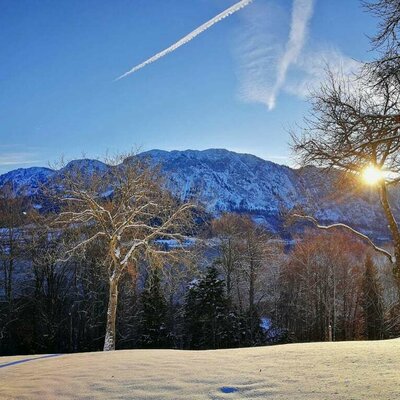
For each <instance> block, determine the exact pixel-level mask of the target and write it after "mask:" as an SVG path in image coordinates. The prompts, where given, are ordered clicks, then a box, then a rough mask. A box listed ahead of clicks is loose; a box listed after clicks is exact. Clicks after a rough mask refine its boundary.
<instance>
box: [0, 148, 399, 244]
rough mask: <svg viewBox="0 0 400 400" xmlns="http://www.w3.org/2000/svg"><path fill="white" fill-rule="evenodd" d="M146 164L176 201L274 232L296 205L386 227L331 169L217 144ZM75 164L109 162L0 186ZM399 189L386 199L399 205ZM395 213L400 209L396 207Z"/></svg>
mask: <svg viewBox="0 0 400 400" xmlns="http://www.w3.org/2000/svg"><path fill="white" fill-rule="evenodd" d="M139 157H143V158H147V159H148V160H149V162H151V163H152V164H157V165H160V166H161V169H162V172H163V175H164V176H165V178H166V186H167V188H168V189H169V190H171V191H172V192H173V193H174V194H175V195H177V196H178V197H180V198H181V199H182V200H188V199H196V200H198V201H200V202H201V203H203V204H204V206H205V207H206V209H207V210H208V211H209V212H211V213H212V214H215V215H218V214H219V213H221V212H223V211H235V212H245V213H251V214H252V215H253V217H254V218H256V219H257V220H258V221H259V222H261V223H264V224H265V225H267V226H268V227H269V228H270V229H273V230H275V231H281V230H282V226H283V225H282V224H283V221H282V220H281V215H282V212H284V211H287V210H290V209H292V208H293V207H296V206H301V207H304V208H306V209H307V210H309V212H311V213H313V214H314V215H316V216H317V217H318V218H319V219H320V220H322V221H324V222H337V221H343V222H347V223H350V224H352V225H353V226H354V227H357V228H360V229H362V230H364V231H365V232H367V233H373V234H374V235H375V236H376V237H382V238H385V237H387V236H388V231H387V229H386V227H385V225H386V224H385V223H382V221H384V216H383V214H382V210H381V207H380V204H379V201H378V198H377V196H376V195H375V194H374V192H373V191H372V190H371V191H368V190H364V191H362V192H358V193H357V194H352V190H351V189H352V188H345V190H343V189H342V191H341V193H339V195H337V190H336V189H335V187H334V186H335V176H334V175H335V174H333V173H330V174H328V175H327V174H326V173H324V172H322V171H321V170H319V169H317V168H314V167H306V168H302V169H291V168H289V167H287V166H283V165H278V164H275V163H273V162H270V161H266V160H263V159H261V158H258V157H256V156H254V155H250V154H238V153H234V152H231V151H228V150H223V149H210V150H204V151H195V150H186V151H170V152H168V151H162V150H151V151H148V152H145V153H141V154H140V155H139ZM68 168H77V169H79V170H81V171H82V172H84V173H86V174H88V175H90V174H92V173H94V172H104V171H106V170H107V169H108V168H109V167H108V166H107V165H106V164H104V163H102V162H100V161H97V160H87V159H86V160H76V161H73V162H71V163H69V164H68V165H67V166H66V167H65V168H64V169H62V170H51V169H48V168H27V169H18V170H15V171H10V172H8V173H6V174H4V175H1V176H0V187H2V186H4V185H6V184H8V185H10V187H12V188H13V191H14V192H15V193H16V194H17V195H24V196H34V195H36V194H38V191H39V188H40V186H41V185H43V184H45V183H47V182H51V180H52V179H54V178H55V177H57V176H59V175H60V174H62V173H64V172H65V169H68ZM399 199H400V197H399V191H398V190H396V191H394V192H393V193H392V202H393V204H394V205H395V206H397V205H398V204H399ZM397 211H398V215H400V209H397Z"/></svg>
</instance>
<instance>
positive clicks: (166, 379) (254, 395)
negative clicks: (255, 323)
mask: <svg viewBox="0 0 400 400" xmlns="http://www.w3.org/2000/svg"><path fill="white" fill-rule="evenodd" d="M36 357H39V356H36ZM24 358H27V359H28V358H32V356H26V357H19V356H18V357H3V358H0V398H1V399H2V400H5V399H18V400H22V399H29V400H32V399H41V400H46V399H134V400H141V399H143V400H144V399H146V400H147V399H152V400H160V399H171V400H172V399H173V400H178V399H182V400H183V399H184V400H190V399H215V400H217V399H290V400H296V399H301V400H309V399H315V400H317V399H318V400H328V399H346V400H351V399H354V400H355V399H360V400H361V399H362V400H367V399H371V400H372V399H374V400H389V399H393V400H394V399H400V339H396V340H388V341H381V342H342V343H312V344H292V345H283V346H274V347H259V348H250V349H234V350H218V351H198V352H195V351H174V350H126V351H116V352H108V353H86V354H85V353H80V354H71V355H61V356H57V357H49V358H41V359H37V360H31V361H27V362H23V363H18V364H17V363H14V364H11V365H8V366H7V365H6V364H8V363H12V362H14V361H21V360H23V359H24Z"/></svg>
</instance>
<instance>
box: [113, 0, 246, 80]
mask: <svg viewBox="0 0 400 400" xmlns="http://www.w3.org/2000/svg"><path fill="white" fill-rule="evenodd" d="M252 1H253V0H242V1H239V2H238V3H236V4H234V5H233V6H232V7H229V8H228V9H226V10H225V11H223V12H222V13H220V14H218V15H216V16H215V17H214V18H212V19H210V20H209V21H207V22H206V23H204V24H203V25H200V26H199V27H198V28H196V29H195V30H194V31H192V32H190V33H189V34H188V35H186V36H185V37H183V38H182V39H180V40H179V41H178V42H176V43H175V44H173V45H172V46H170V47H168V48H167V49H165V50H163V51H161V52H160V53H157V54H156V55H154V56H153V57H151V58H149V59H148V60H146V61H144V62H142V63H141V64H139V65H137V66H136V67H133V68H132V69H131V70H129V71H128V72H125V73H124V74H122V75H121V76H119V77H118V78H117V79H116V81H117V80H119V79H122V78H125V77H126V76H128V75H130V74H133V73H134V72H136V71H139V69H142V68H144V67H145V66H146V65H149V64H151V63H153V62H155V61H157V60H159V59H160V58H162V57H164V56H166V55H167V54H169V53H172V52H173V51H175V50H176V49H178V48H179V47H181V46H183V45H184V44H186V43H188V42H190V41H191V40H193V39H194V38H195V37H196V36H198V35H200V34H201V33H203V32H204V31H206V30H207V29H208V28H211V27H212V26H213V25H214V24H216V23H218V22H220V21H222V20H223V19H224V18H226V17H229V16H230V15H232V14H234V13H235V12H237V11H239V10H241V9H242V8H244V7H246V6H248V5H249V4H250V3H251V2H252Z"/></svg>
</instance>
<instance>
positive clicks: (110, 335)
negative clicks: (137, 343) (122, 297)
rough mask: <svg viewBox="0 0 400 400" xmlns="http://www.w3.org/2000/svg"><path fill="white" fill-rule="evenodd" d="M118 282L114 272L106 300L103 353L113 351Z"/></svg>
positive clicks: (117, 276)
mask: <svg viewBox="0 0 400 400" xmlns="http://www.w3.org/2000/svg"><path fill="white" fill-rule="evenodd" d="M118 282H119V275H118V274H116V272H115V271H114V273H113V274H112V275H111V277H110V295H109V298H108V309H107V325H106V337H105V339H104V348H103V350H104V351H111V350H115V341H116V331H115V321H116V319H117V304H118Z"/></svg>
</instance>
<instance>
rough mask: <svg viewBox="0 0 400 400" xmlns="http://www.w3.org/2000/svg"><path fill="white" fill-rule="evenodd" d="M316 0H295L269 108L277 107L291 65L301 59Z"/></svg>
mask: <svg viewBox="0 0 400 400" xmlns="http://www.w3.org/2000/svg"><path fill="white" fill-rule="evenodd" d="M314 2H315V0H293V10H292V22H291V26H290V35H289V41H288V43H287V46H286V51H285V53H284V54H283V56H282V58H281V59H280V61H279V64H278V75H277V79H276V83H275V86H274V88H273V90H272V93H271V96H270V99H269V102H268V103H269V104H268V108H269V109H270V110H272V109H273V108H274V107H275V102H276V97H277V95H278V93H279V91H280V90H281V88H282V86H283V84H284V83H285V80H286V75H287V72H288V69H289V67H290V65H291V64H293V63H294V62H296V60H297V58H298V57H299V55H300V53H301V51H302V49H303V47H304V43H305V41H306V36H307V28H308V24H309V22H310V19H311V17H312V14H313V11H314Z"/></svg>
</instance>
